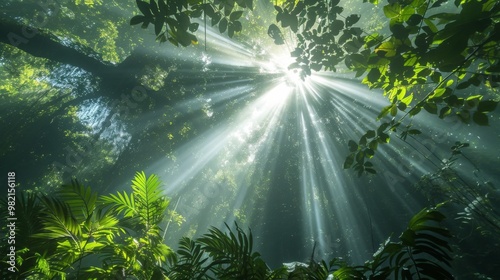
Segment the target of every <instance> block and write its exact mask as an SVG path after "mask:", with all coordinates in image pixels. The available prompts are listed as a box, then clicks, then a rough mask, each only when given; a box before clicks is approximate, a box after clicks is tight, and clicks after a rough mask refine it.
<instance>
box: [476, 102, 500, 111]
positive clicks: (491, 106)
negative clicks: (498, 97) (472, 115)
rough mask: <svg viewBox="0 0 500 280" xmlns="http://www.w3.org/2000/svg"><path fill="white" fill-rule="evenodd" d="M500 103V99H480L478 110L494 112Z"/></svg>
mask: <svg viewBox="0 0 500 280" xmlns="http://www.w3.org/2000/svg"><path fill="white" fill-rule="evenodd" d="M497 105H498V101H493V100H485V101H480V102H479V104H478V105H477V111H478V112H481V113H486V112H493V111H494V110H495V109H496V107H497Z"/></svg>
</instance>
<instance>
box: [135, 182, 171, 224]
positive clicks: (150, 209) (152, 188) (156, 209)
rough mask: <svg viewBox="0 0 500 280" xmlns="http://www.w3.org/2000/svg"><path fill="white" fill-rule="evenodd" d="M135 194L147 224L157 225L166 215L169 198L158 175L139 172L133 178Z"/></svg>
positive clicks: (142, 217)
mask: <svg viewBox="0 0 500 280" xmlns="http://www.w3.org/2000/svg"><path fill="white" fill-rule="evenodd" d="M132 190H133V196H134V198H135V201H136V203H137V204H138V208H139V215H140V217H141V219H142V220H143V223H144V224H145V225H157V224H159V223H160V222H161V221H162V220H163V218H164V217H165V211H166V210H167V207H168V205H169V200H168V199H166V197H165V195H164V194H163V192H162V191H161V189H160V180H159V178H158V176H156V175H155V174H152V175H151V176H149V177H146V174H145V173H144V172H137V173H136V175H135V177H134V179H133V180H132Z"/></svg>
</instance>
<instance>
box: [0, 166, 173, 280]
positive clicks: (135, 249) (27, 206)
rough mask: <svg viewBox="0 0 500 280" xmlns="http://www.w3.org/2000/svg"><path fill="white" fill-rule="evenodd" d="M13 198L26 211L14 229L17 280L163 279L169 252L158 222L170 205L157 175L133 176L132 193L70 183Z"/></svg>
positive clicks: (18, 207)
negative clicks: (108, 192) (93, 261)
mask: <svg viewBox="0 0 500 280" xmlns="http://www.w3.org/2000/svg"><path fill="white" fill-rule="evenodd" d="M18 197H19V201H18V202H17V204H16V205H17V209H18V211H19V213H31V214H30V215H26V216H23V221H24V222H23V224H21V225H19V226H20V229H19V232H20V233H22V234H20V235H19V236H18V237H19V239H18V240H19V241H20V242H18V244H16V249H17V252H16V253H17V255H18V256H19V261H20V262H21V263H24V265H21V266H20V267H19V269H20V270H19V273H18V274H17V275H18V276H19V277H20V278H19V279H26V278H29V277H36V279H53V278H54V277H56V278H61V279H66V278H75V279H95V278H106V279H111V278H113V277H116V276H118V275H126V276H135V277H139V278H140V279H161V278H158V277H159V276H161V275H165V272H164V268H163V267H164V266H166V264H167V262H168V261H170V260H171V258H172V257H173V251H171V250H170V248H169V247H168V246H167V245H165V244H163V237H162V234H161V230H160V228H159V223H160V222H162V220H163V218H164V215H165V213H166V208H167V206H168V202H169V201H168V199H167V198H165V196H164V195H163V194H162V192H161V188H160V182H159V180H158V177H157V176H156V175H152V176H150V177H146V175H145V174H144V172H141V173H137V174H136V176H135V177H134V180H133V181H132V193H131V194H128V193H127V192H123V193H121V192H117V193H116V194H111V195H109V196H98V194H97V192H95V191H93V190H92V189H91V188H90V187H85V186H84V185H82V184H80V183H79V182H78V181H76V180H73V181H72V183H71V184H70V185H64V186H62V187H61V188H60V189H59V190H57V191H56V192H54V193H52V194H50V195H45V194H39V195H37V196H34V195H31V194H28V195H25V194H24V193H20V194H18ZM33 226H36V228H33ZM21 237H22V238H23V239H21ZM23 241H25V242H23ZM5 244H7V243H5ZM34 244H41V245H40V246H37V245H34ZM95 258H99V259H100V261H101V264H102V265H101V266H100V267H95V266H89V265H88V260H90V259H95Z"/></svg>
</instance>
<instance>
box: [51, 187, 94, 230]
mask: <svg viewBox="0 0 500 280" xmlns="http://www.w3.org/2000/svg"><path fill="white" fill-rule="evenodd" d="M57 196H58V197H59V198H60V199H61V200H63V201H64V202H65V203H66V204H68V205H69V207H70V208H71V209H72V210H73V215H74V217H75V218H76V219H77V220H78V221H86V222H87V223H88V219H89V217H90V216H91V215H92V213H93V212H94V210H95V208H96V202H97V192H93V191H92V189H91V188H90V187H85V186H83V185H81V184H80V183H78V181H77V180H72V181H71V185H63V186H62V187H61V189H60V190H59V191H58V192H57Z"/></svg>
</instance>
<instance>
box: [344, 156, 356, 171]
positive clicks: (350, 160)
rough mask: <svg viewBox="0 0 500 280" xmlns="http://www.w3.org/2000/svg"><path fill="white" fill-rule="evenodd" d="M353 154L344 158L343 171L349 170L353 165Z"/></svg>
mask: <svg viewBox="0 0 500 280" xmlns="http://www.w3.org/2000/svg"><path fill="white" fill-rule="evenodd" d="M354 156H355V154H354V153H351V154H350V155H349V156H347V157H346V159H345V161H344V169H349V168H351V166H352V164H353V163H354Z"/></svg>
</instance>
